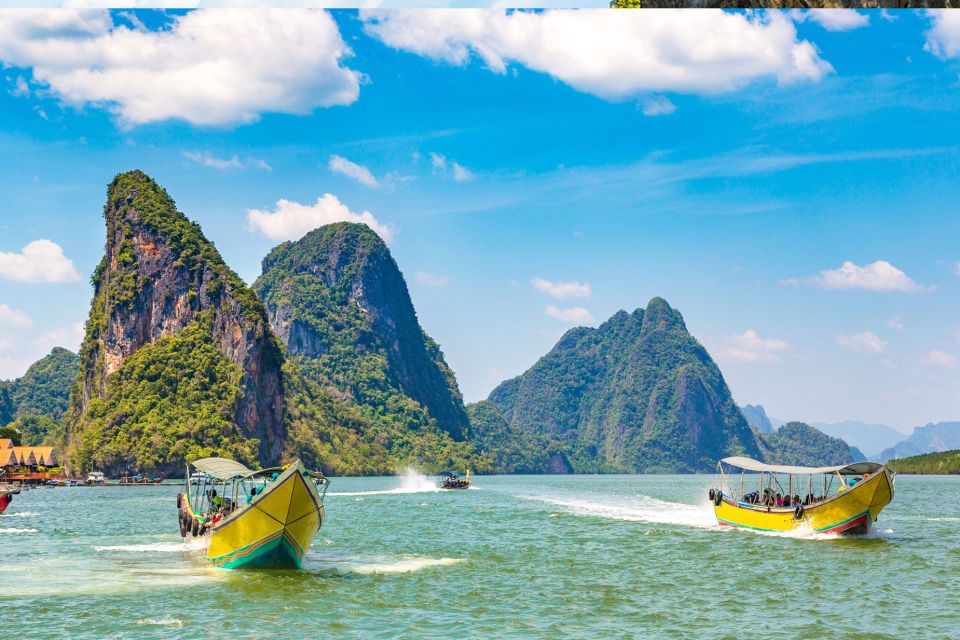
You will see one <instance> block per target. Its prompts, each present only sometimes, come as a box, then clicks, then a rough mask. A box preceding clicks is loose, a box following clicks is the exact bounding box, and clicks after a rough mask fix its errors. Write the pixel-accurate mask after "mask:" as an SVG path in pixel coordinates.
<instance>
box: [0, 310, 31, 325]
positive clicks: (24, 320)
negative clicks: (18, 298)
mask: <svg viewBox="0 0 960 640" xmlns="http://www.w3.org/2000/svg"><path fill="white" fill-rule="evenodd" d="M32 326H33V321H32V320H31V319H30V316H28V315H27V314H25V313H24V312H23V311H18V310H16V309H13V308H11V307H10V305H7V304H0V327H12V328H15V329H28V328H30V327H32Z"/></svg>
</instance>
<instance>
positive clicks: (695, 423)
mask: <svg viewBox="0 0 960 640" xmlns="http://www.w3.org/2000/svg"><path fill="white" fill-rule="evenodd" d="M489 400H490V401H491V402H492V403H493V404H494V405H496V407H497V409H498V410H499V411H500V413H501V415H502V416H503V418H504V419H505V420H506V421H507V423H508V424H510V425H511V426H512V427H514V428H515V429H516V430H517V431H519V432H520V433H523V434H524V435H525V436H530V435H541V436H546V437H549V438H550V439H551V440H552V441H555V442H558V443H560V444H561V445H562V446H563V448H564V451H565V453H566V454H567V456H568V457H569V459H570V461H571V462H572V463H573V467H574V469H575V470H576V471H577V472H627V473H633V472H637V473H644V472H692V471H710V470H712V469H713V467H714V465H715V464H716V461H717V459H719V458H721V457H724V456H728V455H748V456H752V457H760V456H761V450H760V445H759V443H758V439H757V435H756V433H755V432H754V431H753V430H752V429H751V428H750V427H749V426H748V425H747V422H746V420H745V419H744V417H743V415H742V414H741V413H740V410H739V409H738V408H737V406H736V405H735V404H734V402H733V398H732V397H731V395H730V391H729V389H728V388H727V385H726V383H725V382H724V380H723V376H722V375H721V373H720V370H719V369H718V368H717V366H716V364H714V362H713V360H712V359H711V358H710V356H709V354H708V353H707V351H706V350H705V349H704V348H703V347H702V346H701V345H700V344H699V343H698V342H697V341H696V339H694V338H693V336H691V335H690V334H689V333H688V332H687V329H686V326H685V324H684V322H683V318H682V317H681V315H680V313H679V312H677V311H676V310H674V309H673V308H671V307H670V305H668V304H667V302H666V301H664V300H663V299H661V298H654V299H652V300H651V301H650V303H649V304H648V305H647V307H646V309H637V310H636V311H634V312H633V313H630V314H628V313H626V312H624V311H620V312H618V313H617V314H615V315H614V316H613V317H612V318H610V319H609V320H608V321H607V322H605V323H603V324H602V325H601V326H600V327H598V328H596V329H592V328H587V327H578V328H576V329H571V330H570V331H568V332H567V333H566V334H565V335H564V336H563V337H562V338H561V339H560V341H559V342H558V343H557V345H556V346H555V347H554V348H553V349H552V350H551V351H550V352H549V353H548V354H547V355H545V356H544V357H543V358H541V359H540V360H539V361H538V362H537V363H536V364H535V365H534V366H533V367H531V368H530V369H529V370H528V371H527V372H526V373H524V374H522V375H521V376H518V377H517V378H514V379H512V380H508V381H506V382H504V383H502V384H501V385H500V386H499V387H497V388H496V389H494V390H493V392H492V393H491V394H490V398H489Z"/></svg>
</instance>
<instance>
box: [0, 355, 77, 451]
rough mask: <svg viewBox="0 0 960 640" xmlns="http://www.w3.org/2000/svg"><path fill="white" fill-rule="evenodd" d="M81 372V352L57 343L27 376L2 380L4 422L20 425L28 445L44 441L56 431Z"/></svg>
mask: <svg viewBox="0 0 960 640" xmlns="http://www.w3.org/2000/svg"><path fill="white" fill-rule="evenodd" d="M79 373H80V359H79V358H78V357H77V355H76V354H74V353H73V352H71V351H68V350H67V349H63V348H61V347H56V348H54V349H53V350H52V351H51V352H50V353H49V354H48V355H46V356H44V357H43V358H41V359H40V360H37V361H36V362H35V363H33V364H32V365H30V368H29V369H27V372H26V373H25V374H24V375H23V377H21V378H18V379H16V380H11V381H9V382H0V425H9V426H10V427H11V428H13V429H16V430H17V431H18V432H19V439H20V440H21V441H22V443H23V444H24V445H39V444H41V443H42V442H43V441H44V440H45V439H46V438H47V436H48V434H51V435H53V434H54V432H55V431H56V429H57V423H58V422H59V421H60V419H61V418H62V417H63V415H64V413H65V412H66V410H67V406H68V404H69V399H70V386H71V385H72V384H73V383H74V381H76V379H77V375H78V374H79Z"/></svg>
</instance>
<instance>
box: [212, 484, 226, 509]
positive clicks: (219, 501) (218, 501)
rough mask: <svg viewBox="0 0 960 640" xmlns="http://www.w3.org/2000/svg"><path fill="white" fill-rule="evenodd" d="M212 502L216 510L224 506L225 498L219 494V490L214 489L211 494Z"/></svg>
mask: <svg viewBox="0 0 960 640" xmlns="http://www.w3.org/2000/svg"><path fill="white" fill-rule="evenodd" d="M210 496H211V497H210V504H212V505H213V510H214V511H220V509H222V508H223V498H221V497H220V496H218V495H217V490H216V489H214V490H213V491H212V492H211V494H210Z"/></svg>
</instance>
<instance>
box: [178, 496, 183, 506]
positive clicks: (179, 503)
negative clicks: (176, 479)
mask: <svg viewBox="0 0 960 640" xmlns="http://www.w3.org/2000/svg"><path fill="white" fill-rule="evenodd" d="M181 508H183V494H182V493H178V494H177V509H181Z"/></svg>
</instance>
